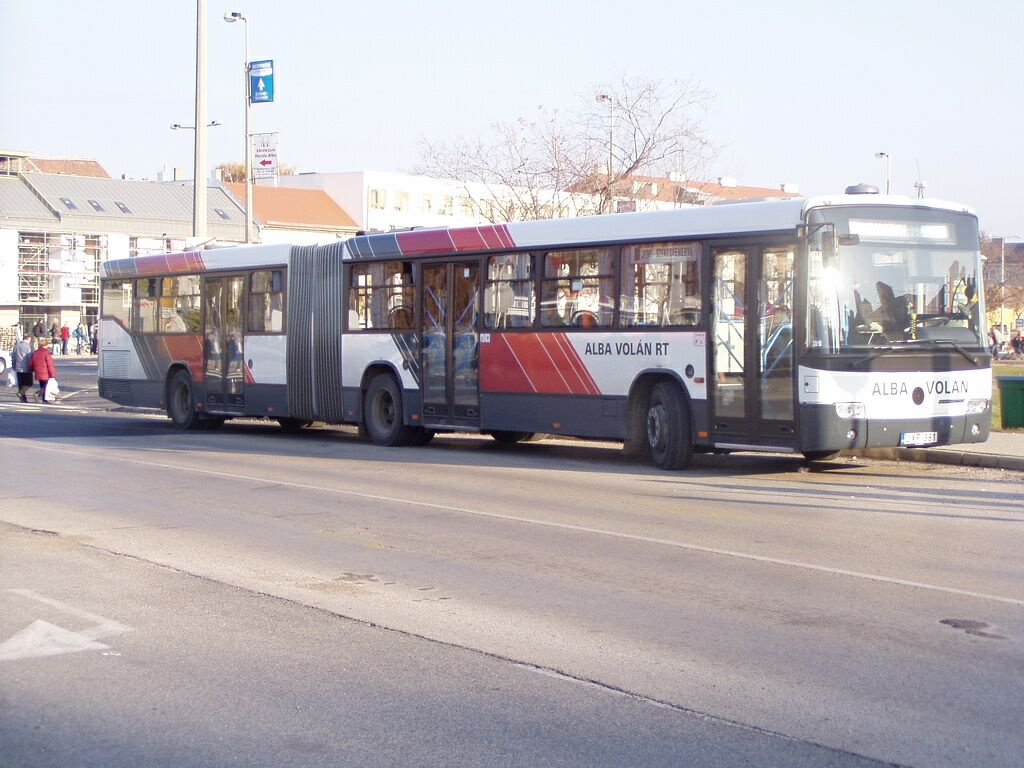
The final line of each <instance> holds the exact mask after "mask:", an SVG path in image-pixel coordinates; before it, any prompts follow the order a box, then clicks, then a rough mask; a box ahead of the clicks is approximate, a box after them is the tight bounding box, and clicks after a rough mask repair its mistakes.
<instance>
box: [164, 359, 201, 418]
mask: <svg viewBox="0 0 1024 768" xmlns="http://www.w3.org/2000/svg"><path fill="white" fill-rule="evenodd" d="M167 415H168V417H170V419H171V421H172V422H173V423H174V426H176V427H177V428H178V429H198V428H199V426H200V421H201V420H200V418H199V412H198V411H196V401H195V395H194V393H193V391H192V377H191V376H189V375H188V372H187V371H178V372H177V373H175V374H174V375H173V376H172V377H171V381H170V383H168V385H167Z"/></svg>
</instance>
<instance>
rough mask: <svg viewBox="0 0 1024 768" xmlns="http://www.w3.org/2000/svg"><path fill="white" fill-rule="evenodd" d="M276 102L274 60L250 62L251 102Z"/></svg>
mask: <svg viewBox="0 0 1024 768" xmlns="http://www.w3.org/2000/svg"><path fill="white" fill-rule="evenodd" d="M273 100H274V60H273V59H267V60H266V61H250V62H249V102H250V103H252V104H262V103H264V102H268V101H273Z"/></svg>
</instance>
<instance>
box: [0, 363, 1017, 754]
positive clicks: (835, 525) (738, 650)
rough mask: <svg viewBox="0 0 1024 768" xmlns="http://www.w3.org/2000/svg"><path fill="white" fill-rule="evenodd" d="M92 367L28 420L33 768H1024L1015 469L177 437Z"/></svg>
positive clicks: (12, 721) (9, 462)
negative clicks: (98, 394) (1021, 767)
mask: <svg viewBox="0 0 1024 768" xmlns="http://www.w3.org/2000/svg"><path fill="white" fill-rule="evenodd" d="M58 364H60V361H58ZM73 368H74V365H72V364H71V363H70V362H68V363H67V365H66V366H65V372H64V373H63V374H62V376H64V378H65V392H66V393H68V399H67V400H65V401H64V403H63V404H62V405H59V406H56V407H44V406H36V405H29V406H21V405H20V404H15V403H13V402H8V401H2V402H0V451H2V456H3V461H4V466H5V468H6V472H5V473H4V476H3V480H2V481H0V493H2V498H3V501H4V503H3V505H2V507H0V509H2V511H0V521H2V522H3V523H4V524H5V525H4V526H3V527H2V528H0V712H3V713H4V714H2V715H0V755H14V756H16V759H15V760H14V761H13V762H11V764H14V765H26V766H41V765H138V764H140V762H145V764H147V765H223V764H244V765H442V764H443V765H524V766H525V765H686V764H699V765H747V764H750V765H803V764H806V765H863V764H872V763H873V762H874V761H879V762H882V763H896V764H906V765H918V766H926V765H927V766H932V765H935V766H947V765H949V766H952V765H962V766H967V765H1007V766H1010V765H1017V764H1019V755H1020V754H1021V753H1022V751H1024V730H1022V729H1021V728H1020V723H1021V722H1024V696H1022V694H1024V648H1022V638H1024V565H1022V561H1021V558H1020V554H1019V553H1020V552H1021V550H1022V546H1021V545H1022V544H1024V532H1022V523H1024V488H1022V487H1021V484H1020V482H1019V476H1017V475H1015V474H1011V473H1004V472H1000V471H995V470H967V469H963V468H953V467H937V466H929V465H919V464H913V465H901V464H895V463H892V464H890V463H885V462H858V461H855V460H853V459H843V460H840V461H837V462H835V463H833V464H829V465H825V466H824V468H822V469H821V470H819V471H804V470H803V468H802V467H801V465H800V463H799V462H798V461H796V460H794V459H791V458H786V457H772V456H743V455H738V456H708V457H699V459H698V461H697V462H695V466H694V467H693V468H692V469H691V470H688V471H687V472H683V473H663V472H658V471H656V470H653V469H650V468H648V467H646V466H643V465H638V464H632V463H629V462H626V461H625V460H624V459H623V458H622V457H621V456H620V455H619V454H618V452H617V451H616V450H615V449H614V448H613V447H607V446H600V445H596V444H589V443H587V444H582V443H567V442H545V443H540V444H534V445H526V446H515V447H512V448H507V447H503V446H499V445H497V444H495V443H493V442H491V441H488V440H486V439H477V438H463V437H459V438H454V437H453V438H441V439H438V440H436V441H435V444H432V445H430V446H426V447H423V448H409V449H396V450H388V449H382V448H378V447H376V446H372V445H370V444H367V443H364V442H361V441H359V440H357V439H356V437H355V435H354V433H353V432H352V431H351V430H345V429H330V430H311V431H307V432H305V433H303V434H300V435H297V436H288V435H284V434H282V433H281V432H280V431H279V430H277V429H276V428H275V427H272V426H267V425H262V424H259V423H252V422H250V423H246V424H229V425H227V426H226V427H225V428H224V429H223V430H221V431H219V432H214V433H210V432H197V433H181V432H177V431H175V430H174V429H173V428H171V427H170V425H169V424H168V422H167V421H166V420H165V419H163V418H162V417H160V416H158V415H147V414H141V413H125V412H121V411H119V410H118V409H114V408H112V407H111V406H110V404H103V403H102V401H97V400H95V398H94V396H93V395H90V393H89V392H88V390H87V389H80V390H78V391H76V387H77V386H78V385H76V383H75V381H76V380H75V376H76V373H75V372H74V370H73ZM82 374H83V377H84V378H83V381H84V382H85V384H84V385H83V386H87V385H88V375H89V371H88V368H87V364H83V367H82ZM90 398H92V399H90ZM44 651H45V652H50V651H52V652H53V653H52V655H41V653H42V652H44ZM58 651H60V652H58ZM5 653H6V655H5ZM141 756H145V757H146V759H145V760H142V757H141ZM2 760H3V758H0V764H2Z"/></svg>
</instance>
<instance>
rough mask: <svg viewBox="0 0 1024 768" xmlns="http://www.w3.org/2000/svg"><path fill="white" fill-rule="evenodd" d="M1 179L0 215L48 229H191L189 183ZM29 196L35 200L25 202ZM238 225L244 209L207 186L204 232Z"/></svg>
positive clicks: (156, 232) (177, 232) (226, 231)
mask: <svg viewBox="0 0 1024 768" xmlns="http://www.w3.org/2000/svg"><path fill="white" fill-rule="evenodd" d="M3 181H4V183H3V185H0V186H2V187H3V188H4V190H3V191H0V195H2V197H0V220H7V221H10V222H17V221H19V220H25V223H26V224H28V223H30V222H33V221H46V222H47V223H48V225H49V227H50V228H53V229H57V230H66V231H77V232H83V231H96V232H125V233H129V234H133V235H153V236H163V235H168V236H187V235H188V234H190V233H191V229H192V184H191V183H187V184H183V183H180V182H176V183H158V182H153V181H138V180H134V179H104V178H97V177H92V176H69V175H64V174H43V173H31V174H22V175H21V176H19V177H17V179H16V180H15V179H4V180H3ZM12 182H13V184H12ZM16 187H21V189H20V190H18V189H16ZM29 200H35V201H36V204H35V205H29V202H28V201H29ZM41 213H45V215H41ZM244 228H245V211H243V210H242V209H241V208H240V207H239V205H238V203H237V202H236V201H235V200H234V198H232V197H231V195H230V194H228V193H227V192H226V191H225V190H224V189H223V188H221V187H217V186H211V187H208V191H207V229H208V231H209V233H210V234H211V235H213V236H215V237H217V238H220V239H225V240H239V239H241V237H242V233H243V231H244Z"/></svg>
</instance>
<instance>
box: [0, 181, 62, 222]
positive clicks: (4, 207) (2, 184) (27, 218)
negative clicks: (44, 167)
mask: <svg viewBox="0 0 1024 768" xmlns="http://www.w3.org/2000/svg"><path fill="white" fill-rule="evenodd" d="M6 221H15V222H20V221H24V222H38V223H39V224H49V225H52V224H55V223H56V222H57V217H56V216H55V215H54V214H53V213H52V212H51V211H50V209H49V208H47V207H46V205H45V204H44V203H43V201H42V200H40V199H39V198H38V197H36V196H35V195H34V194H32V190H31V189H29V187H28V186H26V185H25V184H23V183H22V181H21V179H19V178H18V177H17V176H0V222H6Z"/></svg>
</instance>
